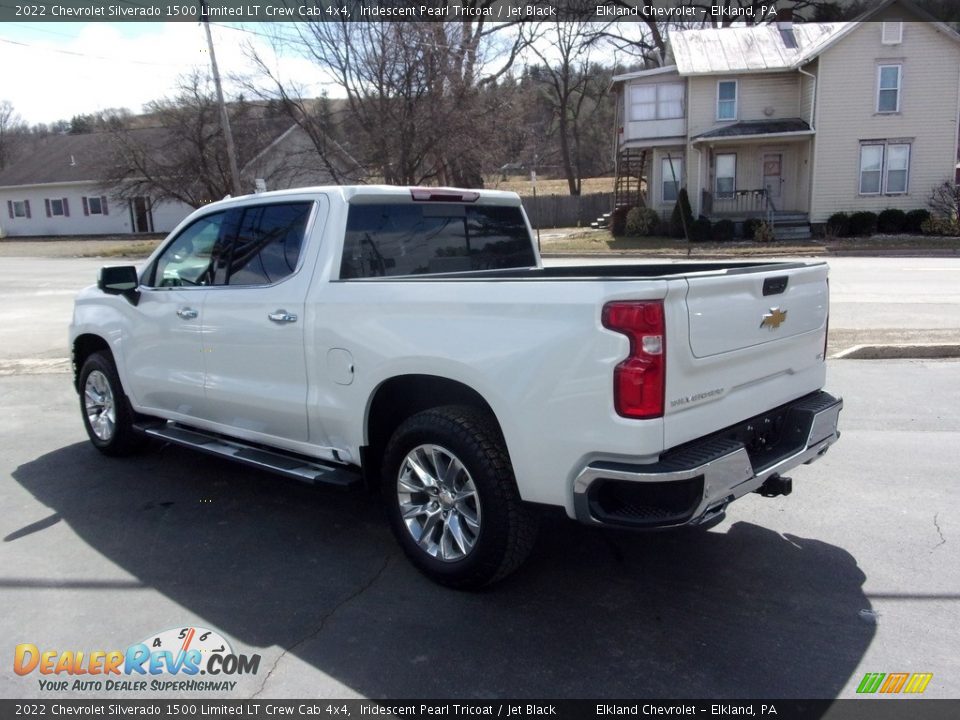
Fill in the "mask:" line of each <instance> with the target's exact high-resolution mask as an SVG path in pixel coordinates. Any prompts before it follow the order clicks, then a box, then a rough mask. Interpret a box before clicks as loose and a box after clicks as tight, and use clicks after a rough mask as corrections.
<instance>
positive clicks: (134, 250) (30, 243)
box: [0, 235, 162, 260]
mask: <svg viewBox="0 0 960 720" xmlns="http://www.w3.org/2000/svg"><path fill="white" fill-rule="evenodd" d="M161 239H162V238H161V237H155V238H150V239H141V238H137V239H135V240H134V239H131V238H129V237H127V236H123V235H118V236H112V237H109V238H96V239H93V238H66V239H63V238H31V239H29V240H16V239H10V240H3V241H0V257H53V258H58V257H59V258H71V257H112V258H130V259H133V260H136V259H142V258H145V257H147V256H148V255H149V254H150V253H151V252H153V250H154V248H155V247H157V245H158V244H159V243H160V240H161Z"/></svg>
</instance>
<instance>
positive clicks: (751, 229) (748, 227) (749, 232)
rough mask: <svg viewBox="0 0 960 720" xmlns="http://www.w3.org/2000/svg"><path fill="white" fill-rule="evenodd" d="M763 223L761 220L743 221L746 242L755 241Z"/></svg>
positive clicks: (750, 219)
mask: <svg viewBox="0 0 960 720" xmlns="http://www.w3.org/2000/svg"><path fill="white" fill-rule="evenodd" d="M761 223H763V220H761V219H760V218H755V217H752V218H747V219H746V220H744V221H743V231H742V232H743V239H744V240H753V236H754V234H755V233H756V232H757V227H758V226H759V225H760V224H761Z"/></svg>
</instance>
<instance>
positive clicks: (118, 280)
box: [97, 265, 140, 305]
mask: <svg viewBox="0 0 960 720" xmlns="http://www.w3.org/2000/svg"><path fill="white" fill-rule="evenodd" d="M139 285H140V278H138V277H137V269H136V268H135V267H134V266H133V265H120V266H118V267H102V268H100V277H99V278H98V279H97V287H98V288H100V291H101V292H104V293H106V294H107V295H123V297H125V298H126V299H127V300H128V301H129V302H130V304H131V305H136V304H138V303H139V302H140V291H139V290H137V286H139Z"/></svg>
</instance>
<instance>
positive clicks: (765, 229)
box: [753, 220, 774, 242]
mask: <svg viewBox="0 0 960 720" xmlns="http://www.w3.org/2000/svg"><path fill="white" fill-rule="evenodd" d="M753 239H754V241H755V242H773V241H774V237H773V227H772V226H771V225H770V223H768V222H766V221H765V220H761V221H760V224H759V225H757V228H756V230H754V231H753Z"/></svg>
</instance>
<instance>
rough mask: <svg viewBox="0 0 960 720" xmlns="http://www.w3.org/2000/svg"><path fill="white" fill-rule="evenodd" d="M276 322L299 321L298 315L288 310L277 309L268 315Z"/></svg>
mask: <svg viewBox="0 0 960 720" xmlns="http://www.w3.org/2000/svg"><path fill="white" fill-rule="evenodd" d="M267 317H268V318H270V319H271V320H272V321H273V322H275V323H292V322H296V321H297V316H296V315H294V314H293V313H288V312H287V311H286V310H277V311H276V312H272V313H270V314H269V315H267Z"/></svg>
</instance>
